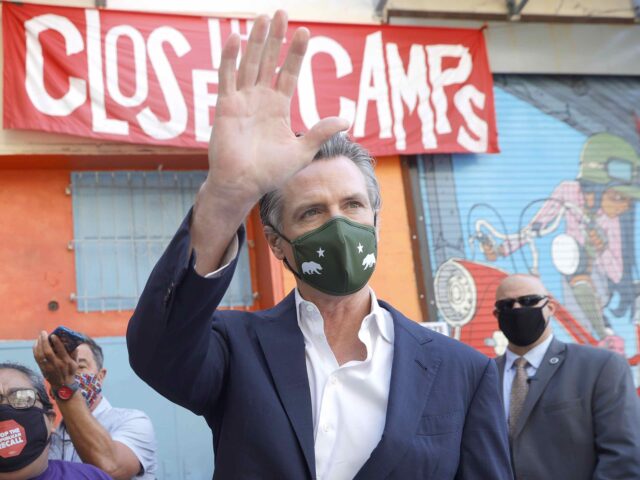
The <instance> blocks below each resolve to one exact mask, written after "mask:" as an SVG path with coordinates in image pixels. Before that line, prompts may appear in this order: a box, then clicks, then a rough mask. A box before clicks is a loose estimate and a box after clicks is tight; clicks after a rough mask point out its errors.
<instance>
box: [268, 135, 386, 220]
mask: <svg viewBox="0 0 640 480" xmlns="http://www.w3.org/2000/svg"><path fill="white" fill-rule="evenodd" d="M336 157H347V158H348V159H349V160H351V161H352V162H353V163H355V164H356V166H357V167H358V168H359V169H360V171H361V172H362V175H363V176H364V179H365V183H366V185H367V195H368V197H369V203H370V204H371V208H373V211H374V212H377V211H378V210H380V206H381V205H382V199H381V197H380V185H379V184H378V179H377V178H376V174H375V172H374V166H375V160H374V159H373V158H372V157H371V155H369V152H368V151H367V150H365V149H364V148H363V147H362V146H360V145H358V144H357V143H356V142H353V141H351V140H350V139H349V137H348V136H347V135H346V134H344V133H336V134H335V135H333V136H332V137H331V138H330V139H329V140H327V141H326V142H325V143H323V144H322V146H321V147H320V150H318V153H316V155H315V156H314V157H313V161H316V160H329V159H331V158H336ZM282 203H283V202H282V192H281V191H280V190H274V191H272V192H269V193H267V194H265V195H263V196H262V198H261V199H260V202H259V204H258V205H259V207H260V221H261V222H262V225H266V226H272V227H275V228H276V229H278V230H280V231H282V207H283V204H282Z"/></svg>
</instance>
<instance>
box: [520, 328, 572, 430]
mask: <svg viewBox="0 0 640 480" xmlns="http://www.w3.org/2000/svg"><path fill="white" fill-rule="evenodd" d="M565 350H566V345H565V344H564V343H562V342H561V341H559V340H556V339H555V338H554V339H553V340H552V341H551V344H550V345H549V348H548V349H547V353H545V355H544V358H543V359H542V363H540V367H539V368H538V370H537V371H536V374H535V375H534V376H533V377H531V379H530V380H529V392H528V393H527V398H525V400H524V405H523V406H522V412H521V413H520V417H518V422H517V424H516V428H515V430H514V432H513V436H514V438H516V437H517V436H518V435H519V434H520V432H521V431H522V429H523V428H524V425H525V424H526V423H527V419H528V418H529V415H531V412H532V411H533V408H534V407H535V406H536V403H538V400H539V399H540V396H541V395H542V392H544V389H545V388H546V387H547V384H548V383H549V380H551V377H553V375H555V373H556V372H557V371H558V369H559V368H560V365H562V362H563V361H564V354H565Z"/></svg>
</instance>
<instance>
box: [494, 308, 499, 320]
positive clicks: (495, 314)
mask: <svg viewBox="0 0 640 480" xmlns="http://www.w3.org/2000/svg"><path fill="white" fill-rule="evenodd" d="M493 316H494V317H496V319H497V318H498V310H495V309H494V310H493Z"/></svg>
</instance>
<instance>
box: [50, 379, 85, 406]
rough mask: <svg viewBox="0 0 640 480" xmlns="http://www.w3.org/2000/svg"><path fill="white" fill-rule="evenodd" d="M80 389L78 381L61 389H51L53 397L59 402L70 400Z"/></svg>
mask: <svg viewBox="0 0 640 480" xmlns="http://www.w3.org/2000/svg"><path fill="white" fill-rule="evenodd" d="M79 388H80V384H79V383H78V381H77V380H74V381H73V382H72V383H69V384H65V385H62V386H61V387H58V388H55V387H51V395H52V396H53V397H54V398H56V399H57V400H62V401H66V400H69V399H70V398H71V397H73V395H74V394H75V393H76V392H77V391H78V389H79Z"/></svg>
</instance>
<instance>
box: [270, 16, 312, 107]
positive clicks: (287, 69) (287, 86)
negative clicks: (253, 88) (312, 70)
mask: <svg viewBox="0 0 640 480" xmlns="http://www.w3.org/2000/svg"><path fill="white" fill-rule="evenodd" d="M308 43H309V30H307V29H306V28H299V29H297V30H296V32H295V33H294V34H293V38H292V39H291V45H290V46H289V51H288V52H287V58H285V60H284V64H283V65H282V68H281V69H280V73H279V74H278V81H277V83H276V89H277V90H278V91H280V92H282V93H284V94H285V95H286V96H288V97H292V96H293V92H295V90H296V86H297V84H298V74H299V73H300V66H301V65H302V60H303V59H304V54H305V52H306V51H307V44H308Z"/></svg>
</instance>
